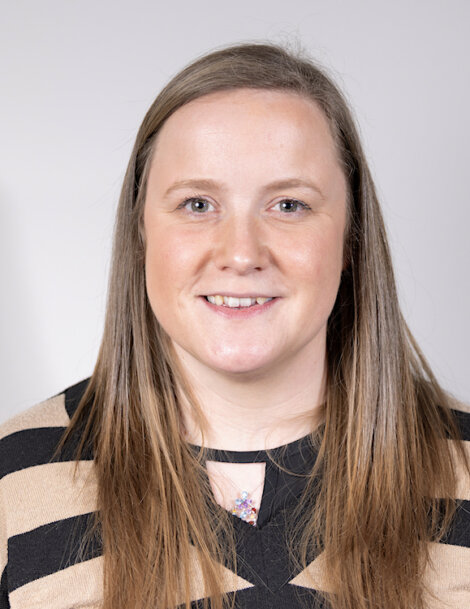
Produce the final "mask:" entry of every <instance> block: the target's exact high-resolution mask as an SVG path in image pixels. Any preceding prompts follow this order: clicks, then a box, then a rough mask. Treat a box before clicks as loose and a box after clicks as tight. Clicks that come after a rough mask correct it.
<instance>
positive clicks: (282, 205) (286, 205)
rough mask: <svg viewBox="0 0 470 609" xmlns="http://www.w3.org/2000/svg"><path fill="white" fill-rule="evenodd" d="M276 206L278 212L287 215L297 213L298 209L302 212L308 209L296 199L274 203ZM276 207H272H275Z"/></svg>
mask: <svg viewBox="0 0 470 609" xmlns="http://www.w3.org/2000/svg"><path fill="white" fill-rule="evenodd" d="M276 205H279V210H280V211H282V212H285V213H287V214H291V213H294V212H296V211H298V208H299V207H300V208H301V209H302V210H308V209H310V207H309V206H308V205H306V204H305V203H302V201H298V200H297V199H283V200H282V201H279V203H276ZM276 205H275V206H274V207H276Z"/></svg>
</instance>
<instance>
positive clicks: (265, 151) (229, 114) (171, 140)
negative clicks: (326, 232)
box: [151, 89, 338, 178]
mask: <svg viewBox="0 0 470 609" xmlns="http://www.w3.org/2000/svg"><path fill="white" fill-rule="evenodd" d="M332 164H334V165H338V155H337V151H336V146H335V143H334V140H333V137H332V134H331V130H330V126H329V124H328V121H327V119H326V117H325V115H324V113H323V111H322V110H321V109H320V107H319V106H318V104H317V103H316V102H314V101H313V100H311V99H309V98H307V97H306V96H303V95H300V94H297V93H293V92H290V91H280V90H265V89H235V90H230V91H221V92H216V93H211V94H209V95H205V96H202V97H200V98H198V99H196V100H193V101H191V102H189V103H188V104H185V105H184V106H182V107H181V108H179V109H178V110H176V111H175V112H174V113H173V114H172V115H171V116H170V117H169V118H168V119H167V121H166V122H165V123H164V125H163V127H162V128H161V130H160V132H159V134H158V136H157V139H156V142H155V147H154V151H153V159H152V168H151V173H152V171H158V172H159V173H160V171H162V172H165V173H166V174H168V172H169V173H172V174H177V173H180V172H182V173H186V172H187V171H189V172H194V171H196V172H201V173H207V172H208V171H209V172H211V173H212V172H216V173H217V172H219V171H220V172H222V173H223V172H224V171H225V172H226V171H227V169H228V168H230V171H231V175H232V177H236V173H237V168H238V169H240V171H241V172H242V173H243V175H244V176H245V178H246V176H247V175H248V173H250V172H251V171H252V170H253V169H255V168H258V169H259V170H261V169H263V168H264V169H265V170H266V171H267V172H269V173H270V174H272V173H273V172H274V173H275V172H281V173H284V172H286V171H287V172H290V173H292V172H293V171H295V170H297V171H300V172H302V171H307V172H308V171H310V170H313V167H314V166H315V168H316V169H317V170H319V171H321V170H322V168H323V169H325V170H326V169H327V168H328V166H331V165H332ZM153 166H155V167H156V168H157V169H153ZM258 175H259V171H258Z"/></svg>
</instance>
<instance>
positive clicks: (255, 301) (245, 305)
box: [203, 294, 276, 309]
mask: <svg viewBox="0 0 470 609" xmlns="http://www.w3.org/2000/svg"><path fill="white" fill-rule="evenodd" d="M203 298H205V300H206V301H207V302H210V303H211V304H213V305H215V306H218V307H226V308H229V309H249V308H250V307H254V306H256V305H264V304H265V303H267V302H270V301H271V300H274V299H275V298H276V297H275V296H244V297H237V296H222V295H220V294H209V295H207V296H203Z"/></svg>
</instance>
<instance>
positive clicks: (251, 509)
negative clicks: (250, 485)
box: [232, 491, 258, 527]
mask: <svg viewBox="0 0 470 609" xmlns="http://www.w3.org/2000/svg"><path fill="white" fill-rule="evenodd" d="M253 503H254V501H253V499H252V498H251V497H250V494H249V493H248V492H247V491H242V492H241V493H240V497H237V498H236V499H235V505H234V507H233V508H232V514H233V515H234V516H237V517H238V518H240V520H244V521H245V522H248V524H251V525H253V526H254V527H255V526H256V521H257V520H258V510H257V509H256V508H255V506H254V505H253Z"/></svg>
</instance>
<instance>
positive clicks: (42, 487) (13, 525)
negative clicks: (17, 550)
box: [0, 461, 97, 537]
mask: <svg viewBox="0 0 470 609" xmlns="http://www.w3.org/2000/svg"><path fill="white" fill-rule="evenodd" d="M74 466H75V462H74V461H68V462H66V463H47V464H45V465H36V466H34V467H29V468H27V469H24V470H21V471H18V472H14V473H12V474H8V476H5V477H4V478H3V479H2V480H1V481H0V493H1V495H2V497H3V502H4V505H5V506H8V509H7V511H6V527H7V533H8V536H9V537H11V536H12V535H18V534H19V533H25V532H27V531H31V530H32V529H35V528H36V527H39V526H41V525H43V524H47V523H49V522H54V521H56V520H61V519H63V518H70V517H71V516H77V515H79V514H86V513H87V512H92V511H95V510H96V495H97V484H96V478H95V474H94V468H93V466H94V464H93V462H92V461H80V462H79V464H78V470H77V476H76V477H75V479H74V477H73V475H74Z"/></svg>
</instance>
